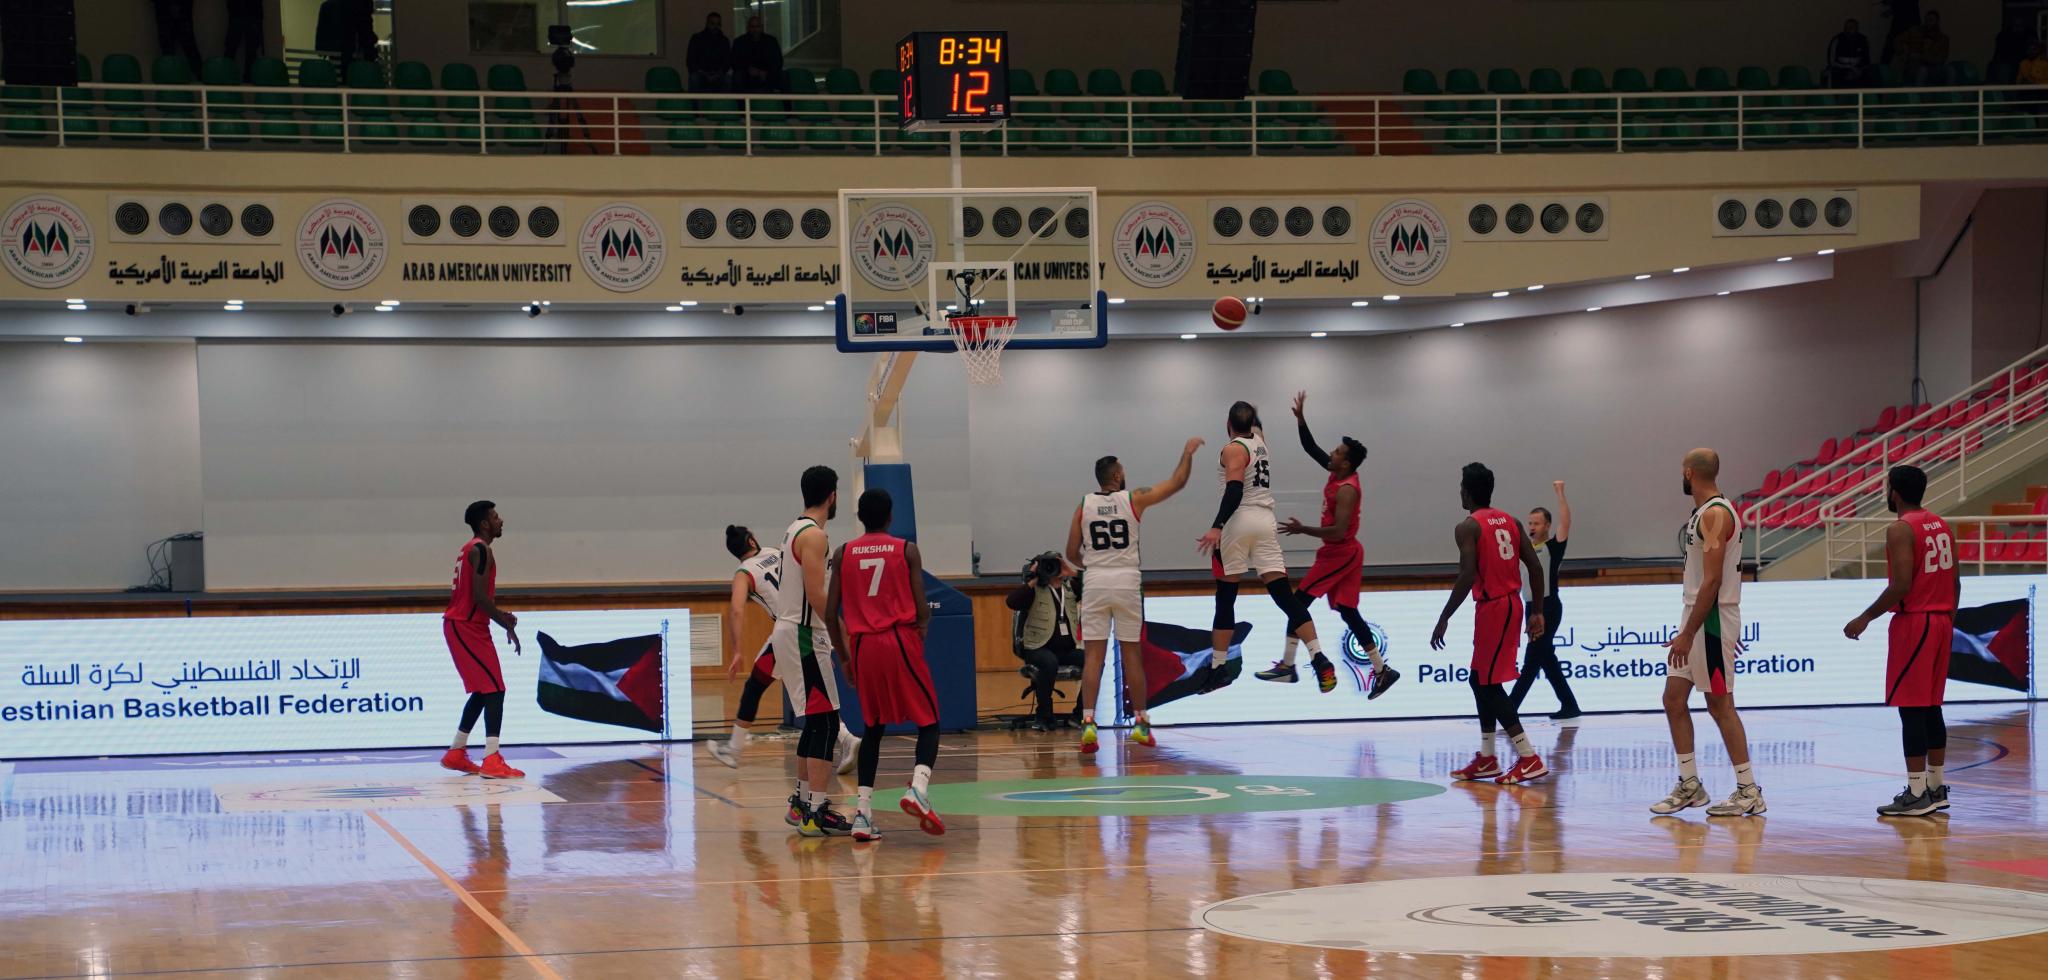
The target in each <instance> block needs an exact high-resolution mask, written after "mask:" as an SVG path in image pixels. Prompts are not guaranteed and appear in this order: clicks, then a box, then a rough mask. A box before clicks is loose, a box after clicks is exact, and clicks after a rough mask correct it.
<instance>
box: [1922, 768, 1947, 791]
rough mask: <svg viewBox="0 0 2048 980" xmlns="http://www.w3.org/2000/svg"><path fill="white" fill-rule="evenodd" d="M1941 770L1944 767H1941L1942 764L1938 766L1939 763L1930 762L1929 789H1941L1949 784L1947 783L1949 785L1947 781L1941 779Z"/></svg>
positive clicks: (1928, 769) (1928, 772)
mask: <svg viewBox="0 0 2048 980" xmlns="http://www.w3.org/2000/svg"><path fill="white" fill-rule="evenodd" d="M1941 770H1942V767H1941V766H1937V765H1931V764H1930V765H1929V766H1928V767H1927V788H1928V789H1940V788H1942V787H1943V786H1947V785H1948V784H1947V783H1944V782H1942V781H1941Z"/></svg>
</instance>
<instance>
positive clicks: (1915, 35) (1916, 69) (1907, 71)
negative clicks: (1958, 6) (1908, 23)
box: [1897, 10, 1948, 85]
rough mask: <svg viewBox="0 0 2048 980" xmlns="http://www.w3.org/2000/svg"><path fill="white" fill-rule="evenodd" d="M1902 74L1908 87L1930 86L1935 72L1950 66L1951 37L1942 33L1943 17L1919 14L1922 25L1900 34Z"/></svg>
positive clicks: (1899, 46) (1932, 14)
mask: <svg viewBox="0 0 2048 980" xmlns="http://www.w3.org/2000/svg"><path fill="white" fill-rule="evenodd" d="M1897 54H1898V65H1899V73H1900V75H1901V76H1902V77H1903V78H1904V79H1905V81H1906V84H1908V85H1924V84H1927V83H1928V82H1929V81H1930V79H1929V77H1928V76H1929V75H1931V74H1932V73H1933V72H1934V70H1935V69H1937V68H1941V67H1942V66H1944V65H1947V64H1948V35H1946V34H1943V33H1942V32H1941V14H1939V13H1937V12H1935V11H1932V10H1930V11H1928V12H1926V13H1924V14H1922V15H1920V25H1919V26H1918V27H1915V28H1913V29H1912V30H1910V31H1907V32H1906V33H1904V34H1901V35H1899V41H1898V49H1897Z"/></svg>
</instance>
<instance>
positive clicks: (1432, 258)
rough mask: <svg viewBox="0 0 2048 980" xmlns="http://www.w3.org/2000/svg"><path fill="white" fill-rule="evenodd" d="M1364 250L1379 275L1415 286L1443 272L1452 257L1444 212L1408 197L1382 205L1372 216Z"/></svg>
mask: <svg viewBox="0 0 2048 980" xmlns="http://www.w3.org/2000/svg"><path fill="white" fill-rule="evenodd" d="M1367 250H1368V251H1370V252H1371V253H1372V264H1373V265H1375V266H1377V267H1379V270H1380V275H1383V276H1386V277H1387V278H1388V279H1390V280H1392V281H1394V282H1397V283H1400V284H1401V285H1403V286H1414V285H1418V284H1421V283H1425V282H1428V281H1430V280H1431V279H1434V278H1436V274H1437V273H1439V272H1442V271H1443V268H1444V262H1445V261H1446V260H1448V259H1449V258H1450V257H1451V236H1450V234H1449V233H1448V231H1447V229H1446V227H1445V225H1444V216H1443V215H1441V214H1438V213H1437V211H1436V209H1435V208H1433V207H1430V206H1429V204H1428V202H1426V201H1418V200H1415V199H1413V198H1408V199H1404V200H1399V201H1395V202H1394V203H1392V204H1389V205H1387V206H1386V207H1384V208H1381V209H1380V214H1379V217H1377V218H1374V219H1372V240H1371V243H1370V244H1369V245H1368V246H1367Z"/></svg>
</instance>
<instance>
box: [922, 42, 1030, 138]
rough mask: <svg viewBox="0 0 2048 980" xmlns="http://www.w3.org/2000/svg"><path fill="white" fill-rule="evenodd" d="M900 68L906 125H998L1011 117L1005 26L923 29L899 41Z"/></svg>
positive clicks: (971, 126)
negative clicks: (956, 29)
mask: <svg viewBox="0 0 2048 980" xmlns="http://www.w3.org/2000/svg"><path fill="white" fill-rule="evenodd" d="M896 70H897V72H898V75H899V77H900V82H901V86H902V88H901V91H900V95H901V98H900V100H899V104H898V107H897V113H898V118H897V121H898V122H899V123H900V124H901V125H902V126H903V128H904V129H907V130H909V131H911V132H918V131H921V130H925V129H994V128H995V127H997V126H1001V125H1002V124H1003V123H1005V122H1007V121H1009V118H1010V38H1009V33H1008V32H1006V31H918V32H916V33H914V34H911V35H909V36H908V37H905V38H904V39H903V40H901V41H898V42H897V43H896Z"/></svg>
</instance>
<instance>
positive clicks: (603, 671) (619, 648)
mask: <svg viewBox="0 0 2048 980" xmlns="http://www.w3.org/2000/svg"><path fill="white" fill-rule="evenodd" d="M661 679H662V643H661V635H660V634H658V633H656V634H650V635H648V636H629V637H626V638H624V639H618V640H608V641H605V642H603V643H585V644H583V645H582V646H573V647H565V646H563V645H561V644H560V643H558V642H556V641H555V638H554V637H552V636H549V635H547V634H546V633H542V634H540V693H539V697H538V700H539V702H540V707H541V710H542V711H545V712H547V713H549V714H552V715H561V716H562V717H564V718H575V719H577V720H579V721H592V722H596V723H598V724H600V725H621V726H624V727H626V728H638V729H642V730H645V731H650V732H660V731H661V730H662V704H661Z"/></svg>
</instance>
